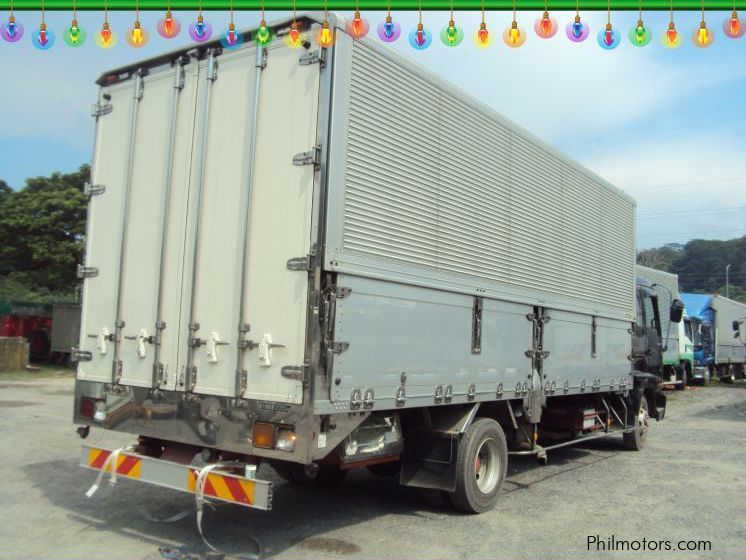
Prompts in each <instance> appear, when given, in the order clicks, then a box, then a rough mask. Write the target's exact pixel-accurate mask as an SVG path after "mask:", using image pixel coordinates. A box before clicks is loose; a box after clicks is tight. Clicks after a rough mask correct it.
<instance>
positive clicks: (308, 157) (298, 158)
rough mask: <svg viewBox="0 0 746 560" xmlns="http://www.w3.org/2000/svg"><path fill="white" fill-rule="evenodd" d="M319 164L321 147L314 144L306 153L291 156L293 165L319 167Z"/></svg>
mask: <svg viewBox="0 0 746 560" xmlns="http://www.w3.org/2000/svg"><path fill="white" fill-rule="evenodd" d="M320 163H321V146H320V145H318V144H316V145H315V146H314V147H313V148H311V149H310V150H309V151H307V152H301V153H300V154H295V155H294V156H293V165H314V166H316V165H319V164H320Z"/></svg>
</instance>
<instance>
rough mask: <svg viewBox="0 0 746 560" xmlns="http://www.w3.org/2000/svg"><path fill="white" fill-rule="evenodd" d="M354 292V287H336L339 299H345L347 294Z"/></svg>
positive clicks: (335, 292) (335, 290)
mask: <svg viewBox="0 0 746 560" xmlns="http://www.w3.org/2000/svg"><path fill="white" fill-rule="evenodd" d="M351 293H352V288H343V287H341V286H337V287H336V288H335V289H334V295H336V296H337V299H344V298H346V297H347V296H349V295H350V294H351Z"/></svg>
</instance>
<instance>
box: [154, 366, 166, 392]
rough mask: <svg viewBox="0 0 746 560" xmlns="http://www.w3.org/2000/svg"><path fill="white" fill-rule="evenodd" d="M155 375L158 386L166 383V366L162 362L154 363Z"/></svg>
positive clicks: (156, 385)
mask: <svg viewBox="0 0 746 560" xmlns="http://www.w3.org/2000/svg"><path fill="white" fill-rule="evenodd" d="M153 377H154V378H155V383H154V384H155V387H156V388H157V387H160V386H161V385H164V384H165V383H166V376H165V367H164V366H163V364H162V363H160V362H158V363H157V364H153Z"/></svg>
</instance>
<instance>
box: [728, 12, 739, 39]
mask: <svg viewBox="0 0 746 560" xmlns="http://www.w3.org/2000/svg"><path fill="white" fill-rule="evenodd" d="M728 27H729V28H730V32H731V34H732V35H733V37H738V36H739V35H740V34H741V20H739V19H738V14H737V13H736V12H733V15H732V16H731V18H730V21H729V22H728Z"/></svg>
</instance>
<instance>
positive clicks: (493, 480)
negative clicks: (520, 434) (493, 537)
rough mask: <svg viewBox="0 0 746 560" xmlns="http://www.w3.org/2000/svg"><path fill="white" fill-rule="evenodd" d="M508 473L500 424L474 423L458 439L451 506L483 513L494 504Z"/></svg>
mask: <svg viewBox="0 0 746 560" xmlns="http://www.w3.org/2000/svg"><path fill="white" fill-rule="evenodd" d="M507 470H508V445H507V442H506V441H505V433H504V432H503V429H502V428H501V427H500V424H498V423H497V422H495V421H494V420H492V419H491V418H480V419H479V420H477V421H475V422H474V423H473V424H472V425H471V427H470V428H469V429H468V430H466V433H465V434H464V435H463V436H462V437H461V441H460V442H459V446H458V455H457V457H456V489H455V491H454V492H453V493H449V494H448V498H449V501H450V502H451V504H452V505H453V506H454V507H455V508H457V509H460V510H461V511H465V512H467V513H484V512H485V511H489V510H491V509H492V508H493V507H494V506H495V502H497V496H498V493H499V492H500V487H501V486H502V483H503V481H504V480H505V476H506V473H507Z"/></svg>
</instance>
